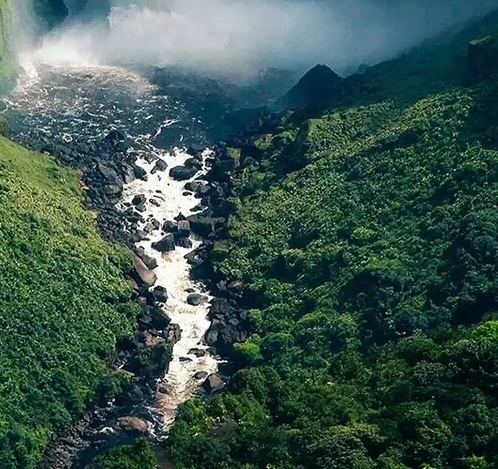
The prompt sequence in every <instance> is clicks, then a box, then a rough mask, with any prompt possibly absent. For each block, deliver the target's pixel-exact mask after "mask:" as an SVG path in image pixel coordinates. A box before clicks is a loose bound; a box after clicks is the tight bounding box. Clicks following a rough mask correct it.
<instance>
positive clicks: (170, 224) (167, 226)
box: [163, 220, 178, 233]
mask: <svg viewBox="0 0 498 469" xmlns="http://www.w3.org/2000/svg"><path fill="white" fill-rule="evenodd" d="M163 231H164V232H165V233H176V231H178V225H177V224H176V223H175V222H174V221H170V220H168V221H165V222H164V224H163Z"/></svg>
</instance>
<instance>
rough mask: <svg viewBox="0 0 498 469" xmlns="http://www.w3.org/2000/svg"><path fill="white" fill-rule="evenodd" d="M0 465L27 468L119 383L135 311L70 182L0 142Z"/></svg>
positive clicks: (44, 160) (111, 254)
mask: <svg viewBox="0 0 498 469" xmlns="http://www.w3.org/2000/svg"><path fill="white" fill-rule="evenodd" d="M0 207H1V210H0V279H1V281H0V331H1V338H0V467H2V469H3V468H5V469H13V468H23V469H29V468H34V467H35V466H36V462H37V461H38V460H39V458H40V456H41V454H42V452H43V450H44V447H45V446H46V444H47V442H48V440H49V438H50V436H51V434H52V432H53V431H54V430H57V429H58V428H60V427H61V426H62V425H66V424H68V423H69V422H70V421H71V419H72V418H74V417H75V416H78V415H79V414H80V413H81V412H82V411H83V410H85V409H86V408H87V406H88V405H89V404H90V403H91V402H93V401H95V399H98V398H108V397H109V396H110V395H112V393H113V392H115V391H116V390H117V389H119V387H120V386H121V384H122V381H123V378H121V377H120V376H113V375H112V374H111V373H110V372H109V371H108V366H107V365H108V362H109V360H110V359H111V358H112V356H113V353H114V349H115V342H116V337H117V336H122V335H125V334H130V333H131V332H132V330H133V324H134V322H135V318H136V313H137V310H136V306H135V305H134V304H133V303H131V302H129V299H130V298H131V289H130V287H129V286H128V285H127V283H126V282H125V280H124V279H123V277H122V271H123V269H125V268H126V267H127V266H128V264H129V259H128V256H127V254H126V253H125V252H124V251H122V250H121V249H118V248H116V247H113V246H110V245H108V244H106V243H104V242H103V241H102V239H101V238H100V237H99V235H98V234H97V231H96V228H95V226H94V223H93V222H92V220H91V217H90V214H89V213H87V212H86V211H85V210H84V209H83V208H82V206H81V192H80V191H79V188H78V177H77V174H76V173H75V172H73V171H70V170H67V169H62V168H61V167H59V166H58V165H57V164H55V163H54V162H53V161H52V160H51V159H50V158H48V157H46V156H43V155H39V154H35V153H32V152H29V151H27V150H24V149H22V148H20V147H18V146H17V145H14V144H13V143H10V142H8V141H7V140H5V139H4V138H0Z"/></svg>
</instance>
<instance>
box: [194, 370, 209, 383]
mask: <svg viewBox="0 0 498 469" xmlns="http://www.w3.org/2000/svg"><path fill="white" fill-rule="evenodd" d="M207 377H208V373H207V371H197V372H196V373H195V375H194V379H198V380H199V381H200V380H201V379H204V380H205V379H206V378H207Z"/></svg>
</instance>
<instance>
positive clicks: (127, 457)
mask: <svg viewBox="0 0 498 469" xmlns="http://www.w3.org/2000/svg"><path fill="white" fill-rule="evenodd" d="M155 459H156V458H155V456H154V452H153V451H152V448H151V446H150V444H149V442H148V441H147V440H146V439H143V438H142V439H140V440H137V441H136V443H134V444H133V445H123V446H118V447H116V448H113V449H111V450H110V451H108V452H107V453H106V454H105V455H103V456H101V457H99V458H97V459H96V461H95V462H94V463H93V464H92V469H154V468H155V467H156V466H155Z"/></svg>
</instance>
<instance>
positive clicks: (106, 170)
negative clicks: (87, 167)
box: [97, 162, 121, 184]
mask: <svg viewBox="0 0 498 469" xmlns="http://www.w3.org/2000/svg"><path fill="white" fill-rule="evenodd" d="M97 169H98V170H99V172H100V174H101V175H102V176H103V177H104V178H105V179H106V181H108V182H111V183H113V184H117V183H119V182H120V179H121V178H120V177H119V176H118V173H117V172H116V170H115V169H114V168H112V167H111V166H109V165H107V164H105V163H102V162H99V163H97Z"/></svg>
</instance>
